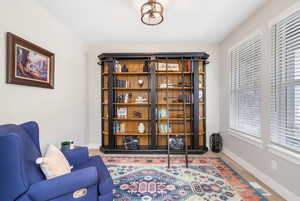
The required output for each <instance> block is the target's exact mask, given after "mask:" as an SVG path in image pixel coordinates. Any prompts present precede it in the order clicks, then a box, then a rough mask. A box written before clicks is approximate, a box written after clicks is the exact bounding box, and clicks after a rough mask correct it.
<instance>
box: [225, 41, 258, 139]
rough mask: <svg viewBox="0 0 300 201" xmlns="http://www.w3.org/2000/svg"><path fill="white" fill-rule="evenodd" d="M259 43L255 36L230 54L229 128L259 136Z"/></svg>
mask: <svg viewBox="0 0 300 201" xmlns="http://www.w3.org/2000/svg"><path fill="white" fill-rule="evenodd" d="M261 61H262V40H261V35H257V36H255V37H253V38H251V39H250V40H248V41H246V42H244V43H242V44H241V45H239V46H238V47H237V48H234V49H233V50H232V51H231V103H230V127H231V128H232V129H235V130H238V131H241V132H243V133H246V134H249V135H253V136H257V137H259V136H260V95H261V94H260V93H261V89H260V88H261V87H260V72H261Z"/></svg>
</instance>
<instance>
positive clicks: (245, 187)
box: [103, 156, 267, 201]
mask: <svg viewBox="0 0 300 201" xmlns="http://www.w3.org/2000/svg"><path fill="white" fill-rule="evenodd" d="M166 158H167V157H166V156H137V157H133V156H131V157H130V156H126V157H116V156H105V157H103V160H104V162H105V164H106V165H107V167H108V169H109V172H110V174H111V176H112V178H113V181H114V186H115V188H114V200H115V201H267V199H266V198H264V197H263V196H262V195H261V194H260V193H259V192H257V191H256V190H255V189H254V188H253V187H252V186H251V185H250V184H249V183H248V182H247V181H246V180H245V179H243V178H242V177H241V176H240V175H239V174H238V173H237V172H235V171H234V170H233V169H232V168H230V167H229V166H228V165H227V164H226V163H225V162H224V161H222V160H221V159H220V158H208V157H198V156H191V157H190V159H189V160H190V162H189V164H190V165H189V168H188V169H187V168H185V165H184V164H185V160H184V157H180V156H177V157H172V159H171V164H172V167H171V168H170V169H168V168H167V160H166Z"/></svg>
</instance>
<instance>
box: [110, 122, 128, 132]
mask: <svg viewBox="0 0 300 201" xmlns="http://www.w3.org/2000/svg"><path fill="white" fill-rule="evenodd" d="M113 132H114V133H115V134H125V132H126V124H125V123H120V122H119V121H115V122H114V125H113Z"/></svg>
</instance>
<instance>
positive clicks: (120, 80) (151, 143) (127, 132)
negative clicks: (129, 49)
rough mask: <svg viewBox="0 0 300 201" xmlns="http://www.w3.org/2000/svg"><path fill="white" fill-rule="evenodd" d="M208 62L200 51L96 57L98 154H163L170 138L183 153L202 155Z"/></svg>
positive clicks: (203, 151) (204, 144)
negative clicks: (181, 143) (180, 140)
mask: <svg viewBox="0 0 300 201" xmlns="http://www.w3.org/2000/svg"><path fill="white" fill-rule="evenodd" d="M208 57H209V55H208V54H206V53H204V52H196V53H195V52H194V53H185V52H183V53H178V52H177V53H154V54H147V53H120V54H119V53H104V54H101V55H99V60H100V62H99V64H100V66H101V97H102V100H101V103H102V104H101V111H102V117H101V119H102V120H101V124H102V126H101V128H102V131H101V134H102V146H101V148H100V149H101V150H102V151H103V152H105V153H166V151H167V147H168V140H169V139H177V138H183V139H185V141H184V143H185V144H186V145H187V147H188V153H195V154H199V153H205V152H206V151H207V147H206V109H205V108H206V107H205V104H206V64H207V63H208V62H207V59H208ZM167 85H168V87H167ZM161 86H163V87H161ZM183 86H184V87H183ZM136 100H137V101H141V102H136ZM142 101H147V102H142ZM120 117H122V118H120ZM140 130H142V131H140ZM168 130H169V132H168ZM128 140H135V141H137V142H138V145H139V146H138V148H137V149H134V150H133V149H131V148H128V146H127V145H126V143H125V142H127V141H128ZM172 152H178V153H182V152H180V150H179V151H176V150H172Z"/></svg>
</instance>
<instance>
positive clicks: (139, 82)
mask: <svg viewBox="0 0 300 201" xmlns="http://www.w3.org/2000/svg"><path fill="white" fill-rule="evenodd" d="M138 84H139V86H140V87H141V88H142V87H143V85H144V80H138Z"/></svg>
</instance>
